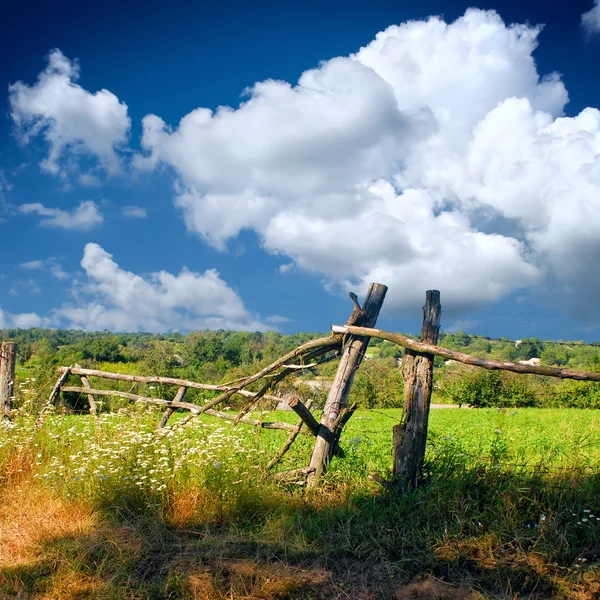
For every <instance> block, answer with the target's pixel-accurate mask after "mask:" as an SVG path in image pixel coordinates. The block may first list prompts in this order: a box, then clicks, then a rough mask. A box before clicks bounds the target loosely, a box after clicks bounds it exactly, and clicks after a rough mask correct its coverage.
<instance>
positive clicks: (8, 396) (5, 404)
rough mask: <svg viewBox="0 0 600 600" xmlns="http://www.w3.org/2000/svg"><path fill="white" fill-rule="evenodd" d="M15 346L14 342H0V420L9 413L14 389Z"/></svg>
mask: <svg viewBox="0 0 600 600" xmlns="http://www.w3.org/2000/svg"><path fill="white" fill-rule="evenodd" d="M16 362H17V345H16V344H15V343H14V342H2V344H1V345H0V418H1V417H6V416H8V414H9V413H10V410H11V408H12V405H13V395H14V389H15V363H16Z"/></svg>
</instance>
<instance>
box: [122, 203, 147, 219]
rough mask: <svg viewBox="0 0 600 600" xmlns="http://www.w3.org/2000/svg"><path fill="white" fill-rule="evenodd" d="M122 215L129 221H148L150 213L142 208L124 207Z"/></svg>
mask: <svg viewBox="0 0 600 600" xmlns="http://www.w3.org/2000/svg"><path fill="white" fill-rule="evenodd" d="M121 214H122V215H123V216H124V217H125V218H127V219H146V218H147V217H148V213H147V212H146V209H145V208H142V207H141V206H124V207H123V208H122V210H121Z"/></svg>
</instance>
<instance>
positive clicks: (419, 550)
mask: <svg viewBox="0 0 600 600" xmlns="http://www.w3.org/2000/svg"><path fill="white" fill-rule="evenodd" d="M438 467H439V465H438ZM442 472H443V471H442V470H439V469H438V470H437V472H436V473H434V474H432V475H431V476H430V478H429V481H428V482H427V483H426V485H425V486H424V487H423V488H422V489H420V490H417V491H415V492H412V493H409V494H404V495H401V494H396V493H383V492H381V491H380V490H378V489H376V488H371V489H368V490H366V489H363V490H362V491H361V492H360V493H358V492H354V491H352V490H351V489H350V488H346V489H342V490H340V489H339V488H336V489H330V490H328V489H327V488H325V490H324V491H323V492H320V493H318V494H314V495H311V494H300V493H298V492H292V491H288V490H285V489H281V488H279V489H278V488H274V487H272V488H269V489H267V490H266V491H265V490H258V489H254V490H251V489H249V490H247V492H246V493H245V494H239V495H238V496H236V497H235V498H234V497H231V498H227V497H226V498H225V502H224V505H223V504H220V505H218V510H216V508H215V507H216V506H217V505H216V504H215V502H214V498H211V497H209V496H207V495H206V493H204V492H203V491H202V490H200V491H198V490H187V492H185V493H183V492H182V493H180V494H178V495H176V496H174V497H172V498H171V499H169V501H168V502H166V503H165V504H164V505H162V506H157V505H152V506H150V507H148V506H146V505H144V503H143V502H141V501H140V497H138V496H136V495H135V494H132V493H131V490H130V489H127V490H126V489H122V490H115V491H114V494H113V496H112V497H111V498H104V499H103V502H102V503H100V502H99V503H98V505H97V506H96V507H94V508H95V512H94V515H95V521H94V524H93V526H91V527H90V528H88V529H87V530H84V531H79V532H76V533H70V534H65V535H50V536H44V535H41V532H40V540H39V544H38V547H37V549H36V551H35V552H33V553H32V554H30V555H29V559H28V560H22V561H20V562H18V563H16V564H12V565H9V564H4V563H2V566H1V568H0V597H1V594H2V593H3V594H4V596H6V597H11V594H12V597H17V596H16V594H18V593H21V596H18V597H20V598H23V599H26V598H56V599H57V600H60V599H67V598H68V599H76V598H99V599H100V598H102V599H103V598H106V599H123V600H126V599H127V600H129V599H137V598H140V599H142V598H143V599H146V598H148V599H154V598H156V599H159V598H160V599H162V598H190V599H191V598H197V599H213V598H214V599H221V598H222V599H225V598H229V599H232V598H248V599H249V598H254V599H258V598H263V599H276V598H279V599H284V598H290V599H291V598H294V599H296V598H297V599H303V598H306V599H309V598H310V599H317V598H323V599H325V598H327V599H338V598H339V599H342V598H344V599H348V598H357V599H362V598H365V599H367V598H369V599H370V598H373V599H374V598H397V599H399V600H404V599H408V598H421V599H438V600H440V599H446V600H475V599H482V598H486V599H487V598H490V599H491V598H498V599H500V598H502V599H509V598H510V599H514V598H531V599H534V598H538V599H542V598H544V599H545V598H564V599H567V598H568V599H575V600H593V599H595V598H598V597H600V569H599V564H600V563H599V561H600V506H598V498H600V475H599V474H586V475H582V474H575V473H564V474H562V475H556V474H555V475H548V474H544V473H537V474H536V473H533V474H532V473H525V472H522V473H515V472H509V471H502V469H499V468H479V469H471V470H468V471H467V470H464V471H461V470H460V468H456V466H455V467H454V468H453V469H452V470H451V471H449V472H447V473H446V475H443V474H442ZM261 492H262V493H261ZM595 511H598V512H595ZM33 534H34V532H32V533H31V535H33Z"/></svg>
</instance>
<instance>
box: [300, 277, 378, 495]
mask: <svg viewBox="0 0 600 600" xmlns="http://www.w3.org/2000/svg"><path fill="white" fill-rule="evenodd" d="M386 292H387V287H386V286H385V285H382V284H380V283H372V284H371V285H370V286H369V291H368V292H367V296H366V298H365V302H364V305H363V308H362V309H361V308H360V307H359V306H358V303H357V300H356V296H354V295H351V297H352V299H353V300H354V302H355V308H354V311H352V315H351V316H350V319H349V320H348V323H346V324H347V325H359V326H362V327H374V326H375V324H376V323H377V317H378V316H379V311H380V310H381V306H382V305H383V300H384V299H385V294H386ZM370 339H371V338H368V337H359V336H355V335H348V337H347V339H346V344H345V347H344V352H343V354H342V358H341V360H340V365H339V367H338V370H337V372H336V374H335V378H334V380H333V384H332V386H331V389H330V390H329V395H328V396H327V402H326V403H325V408H324V409H323V415H322V416H321V423H320V426H319V435H318V436H317V438H316V440H315V446H314V448H313V452H312V455H311V457H310V465H309V467H308V468H309V469H311V471H310V472H309V476H308V482H309V485H311V486H314V485H315V484H316V482H317V481H318V479H319V477H320V476H321V475H322V474H323V473H325V471H327V468H328V467H329V463H330V461H331V457H332V456H333V454H334V452H335V451H336V447H337V442H338V439H339V436H340V433H341V428H340V427H339V421H338V418H339V417H340V413H342V411H343V410H344V409H345V408H346V407H347V404H348V394H349V393H350V388H351V387H352V381H353V380H354V374H355V373H356V370H357V369H358V367H359V366H360V363H361V361H362V359H363V357H364V354H365V351H366V349H367V346H368V345H369V341H370Z"/></svg>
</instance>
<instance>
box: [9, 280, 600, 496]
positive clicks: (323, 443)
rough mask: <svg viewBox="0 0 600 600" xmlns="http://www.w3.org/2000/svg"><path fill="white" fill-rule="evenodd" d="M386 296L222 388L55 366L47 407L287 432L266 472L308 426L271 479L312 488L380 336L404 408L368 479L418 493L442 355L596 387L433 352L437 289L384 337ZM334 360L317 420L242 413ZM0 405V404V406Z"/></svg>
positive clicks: (304, 409)
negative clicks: (137, 387)
mask: <svg viewBox="0 0 600 600" xmlns="http://www.w3.org/2000/svg"><path fill="white" fill-rule="evenodd" d="M386 292H387V287H386V286H384V285H381V284H376V283H373V284H371V285H370V286H369V290H368V293H367V296H366V298H365V302H364V305H363V306H362V307H361V306H360V304H359V303H358V299H357V297H356V295H355V294H350V297H351V299H352V301H353V303H354V308H353V310H352V314H351V315H350V318H349V319H348V321H347V322H346V324H345V325H342V326H338V325H334V326H332V328H331V329H332V332H331V335H329V336H327V337H323V338H319V339H316V340H311V341H309V342H307V343H305V344H302V345H301V346H299V347H298V348H296V349H294V350H292V351H291V352H289V353H288V354H286V355H285V356H283V357H281V358H279V359H278V360H276V361H275V362H273V363H272V364H270V365H269V366H267V367H265V368H264V369H261V370H260V371H259V372H257V373H255V374H253V375H250V376H248V377H243V378H241V379H238V380H235V381H230V382H227V383H225V384H222V385H214V384H205V383H197V382H194V381H189V380H184V379H176V378H172V377H154V376H139V375H124V374H119V373H110V372H107V371H98V370H94V369H84V368H81V367H79V366H71V367H61V368H60V369H59V377H58V380H57V382H56V385H55V386H54V388H53V390H52V392H51V394H50V398H49V400H48V404H47V406H51V405H53V404H54V403H55V402H56V400H57V398H58V396H59V393H60V391H63V392H77V393H80V394H87V396H88V398H89V404H90V412H92V413H93V414H96V412H97V403H98V397H100V396H119V397H123V398H127V399H130V400H132V401H135V402H143V403H148V404H155V405H161V406H164V407H165V411H164V413H163V415H162V418H161V421H160V424H159V426H160V427H161V428H162V427H166V426H167V424H168V421H169V419H170V417H171V415H172V414H173V413H174V411H175V410H177V409H183V410H188V411H189V412H190V414H189V415H188V416H187V417H185V418H184V419H182V420H180V421H178V426H181V425H184V424H185V423H187V422H188V421H189V420H191V419H193V418H194V417H196V416H197V415H200V414H203V413H206V414H208V415H211V416H214V417H218V418H222V419H227V420H230V421H232V424H233V425H234V426H235V425H237V424H238V423H245V424H248V425H253V426H256V427H261V428H265V429H282V430H286V431H289V432H290V436H289V437H288V439H287V440H286V442H285V444H284V445H283V446H282V448H281V449H280V450H279V451H278V452H277V454H276V455H275V456H274V457H273V459H272V460H271V462H270V463H269V468H272V467H273V466H274V465H275V464H277V462H278V461H279V460H280V459H281V457H282V456H283V455H284V454H285V452H287V450H288V449H289V448H290V447H291V445H292V443H293V442H294V440H295V439H296V437H297V436H298V434H299V433H300V432H301V431H302V427H303V425H306V430H305V432H306V433H307V434H309V435H312V436H314V438H315V443H314V447H313V451H312V454H311V458H310V462H309V464H308V466H307V467H304V468H300V469H294V470H292V471H287V472H284V473H279V474H278V475H277V477H278V478H280V479H283V480H288V481H294V482H299V483H308V485H309V486H315V485H316V484H317V483H318V481H319V480H320V478H321V476H322V475H323V474H324V473H325V472H326V471H327V469H328V467H329V464H330V462H331V460H332V458H333V457H334V456H338V457H343V456H344V451H343V449H342V448H341V447H340V437H341V434H342V431H343V429H344V426H345V425H346V423H347V422H348V420H349V419H350V418H351V417H352V415H353V413H354V411H355V410H356V406H355V405H352V406H349V405H348V397H349V393H350V389H351V387H352V382H353V379H354V375H355V374H356V371H357V370H358V368H359V366H360V364H361V362H362V360H363V358H364V356H365V352H366V350H367V346H368V344H369V341H370V339H371V338H374V337H375V338H380V339H384V340H387V341H389V342H393V343H395V344H397V345H399V346H402V347H403V348H404V349H405V353H404V358H403V361H402V368H403V377H404V410H403V415H402V418H401V420H400V422H399V423H398V424H397V425H395V426H394V428H393V446H394V462H393V479H392V481H390V482H388V481H385V480H383V478H382V477H381V476H378V475H374V477H373V478H374V479H375V480H376V481H379V482H380V483H381V484H382V485H384V486H386V487H388V486H391V485H401V486H404V487H416V486H418V485H419V483H420V482H421V478H422V471H423V462H424V458H425V448H426V443H427V428H428V421H429V409H430V403H431V393H432V382H433V359H434V356H441V357H443V358H446V359H451V360H455V361H457V362H461V363H465V364H467V365H473V366H476V367H481V368H484V369H493V370H498V369H500V370H505V371H512V372H515V373H522V374H526V373H531V374H536V375H545V376H549V377H558V378H561V379H577V380H582V381H600V373H588V372H583V371H573V370H570V369H562V368H558V367H548V366H541V365H524V364H517V363H513V362H502V361H497V360H487V359H481V358H476V357H474V356H471V355H468V354H464V353H462V352H456V351H453V350H448V349H446V348H441V347H439V346H437V345H436V342H437V337H438V334H439V329H440V315H441V302H440V292H439V291H437V290H429V291H428V292H426V297H425V306H424V307H423V325H422V332H421V341H417V340H413V339H411V338H408V337H406V336H404V335H401V334H398V333H389V332H386V331H382V330H380V329H376V328H375V325H376V322H377V317H378V315H379V311H380V309H381V307H382V305H383V301H384V299H385V295H386ZM336 357H340V363H339V366H338V369H337V372H336V375H335V378H334V380H333V384H332V386H331V388H330V390H329V394H328V397H327V401H326V403H325V407H324V409H323V412H322V414H321V417H320V421H318V420H317V418H316V417H315V416H314V415H313V414H312V412H311V410H310V408H311V406H310V403H308V402H307V403H306V404H304V403H303V402H302V401H301V400H300V398H298V397H294V398H292V399H291V401H290V402H289V404H290V407H291V408H292V409H293V410H294V411H295V412H296V414H297V415H298V417H299V421H298V423H297V424H296V425H291V424H289V423H282V422H263V421H260V420H257V419H253V418H251V417H250V416H249V415H248V413H249V412H250V411H251V410H252V409H253V408H255V407H256V406H257V404H258V403H259V402H260V401H261V399H269V400H280V399H281V398H278V397H274V396H271V395H269V392H271V391H272V390H273V389H274V388H275V387H276V385H277V384H278V383H279V382H280V381H281V380H283V379H284V378H285V377H287V376H289V375H291V374H293V373H297V372H298V371H301V370H303V369H306V368H309V367H312V366H316V365H318V364H322V363H323V362H326V361H328V360H332V359H333V358H336ZM3 364H4V363H3ZM3 369H4V367H3ZM13 369H14V367H13ZM0 373H4V370H0ZM70 376H79V377H80V378H81V383H82V385H81V386H73V385H66V382H67V379H68V378H69V377H70ZM89 377H96V378H104V379H109V380H116V381H127V382H131V383H141V384H148V383H158V384H165V385H173V386H177V388H178V390H177V393H176V394H175V397H174V398H173V399H172V400H165V399H162V398H151V397H148V396H143V395H140V394H133V393H131V392H119V391H115V390H104V389H96V388H94V387H92V385H91V383H90V380H89ZM13 379H14V371H13ZM257 382H260V383H261V384H262V387H260V389H259V390H258V391H257V392H252V391H249V390H247V389H245V388H247V387H248V386H249V385H250V384H252V383H257ZM188 389H199V390H207V391H213V392H217V394H218V395H217V396H216V397H215V398H212V399H211V400H209V401H207V402H206V403H205V404H204V405H198V404H193V403H191V402H186V401H185V400H184V397H185V394H186V390H188ZM234 395H239V396H242V397H244V398H246V399H247V403H246V404H245V405H244V406H243V408H242V409H241V410H240V412H239V413H238V414H237V415H232V414H229V413H225V412H222V411H218V410H216V409H215V408H214V407H215V406H216V405H218V404H220V403H222V402H225V401H226V400H227V399H229V398H231V397H232V396H234ZM1 406H2V405H1V404H0V408H1ZM40 419H41V418H40ZM39 422H41V420H39Z"/></svg>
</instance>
